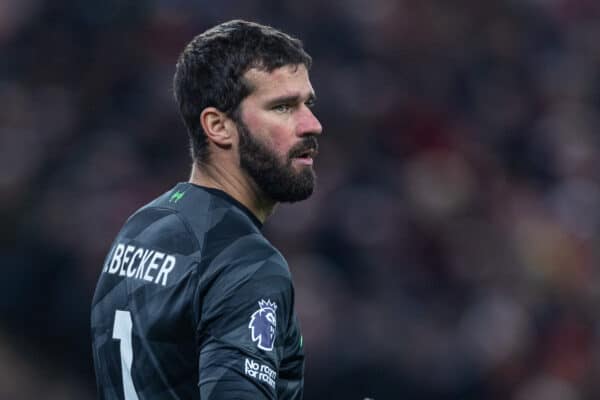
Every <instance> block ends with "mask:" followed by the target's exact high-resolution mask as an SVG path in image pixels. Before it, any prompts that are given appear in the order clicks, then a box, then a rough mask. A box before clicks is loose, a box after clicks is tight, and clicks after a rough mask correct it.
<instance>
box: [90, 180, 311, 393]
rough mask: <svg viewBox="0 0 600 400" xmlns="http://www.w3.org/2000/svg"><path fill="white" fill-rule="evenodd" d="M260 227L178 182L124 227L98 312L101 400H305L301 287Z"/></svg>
mask: <svg viewBox="0 0 600 400" xmlns="http://www.w3.org/2000/svg"><path fill="white" fill-rule="evenodd" d="M260 227H261V225H260V222H259V221H258V220H257V219H256V218H255V217H254V215H252V214H251V213H250V211H249V210H247V209H246V208H245V207H244V206H243V205H241V204H240V203H238V202H237V201H236V200H234V199H233V198H232V197H230V196H229V195H227V194H226V193H224V192H222V191H219V190H216V189H209V188H203V187H200V186H195V185H193V184H190V183H180V184H178V185H177V186H175V188H173V190H171V191H169V192H167V193H165V194H164V195H162V196H161V197H159V198H157V199H156V200H154V201H153V202H151V203H150V204H148V205H146V206H145V207H143V208H141V209H140V210H138V211H137V212H136V213H135V214H133V215H132V216H131V217H130V218H129V219H128V220H127V222H126V223H125V225H124V227H123V228H122V230H121V231H120V232H119V234H118V236H117V238H116V239H115V241H114V243H113V244H112V247H111V249H110V251H109V254H108V255H107V257H106V260H105V263H104V266H103V267H102V273H101V274H100V278H99V281H98V285H97V287H96V292H95V295H94V300H93V304H92V317H91V319H92V320H91V323H92V336H93V352H94V365H95V370H96V380H97V384H98V394H99V398H100V399H126V400H132V399H133V400H137V399H139V400H142V399H198V398H199V399H202V400H216V399H300V398H302V387H303V368H304V353H303V349H302V337H301V335H300V329H299V326H298V322H297V319H296V315H295V312H294V288H293V286H292V281H291V276H290V271H289V268H288V265H287V263H286V261H285V259H284V258H283V256H282V255H281V254H280V253H279V252H278V251H277V249H275V248H274V247H273V246H272V245H271V244H270V243H269V242H268V241H267V240H266V239H265V237H264V236H263V235H262V234H261V232H260Z"/></svg>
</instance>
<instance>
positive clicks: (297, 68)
mask: <svg viewBox="0 0 600 400" xmlns="http://www.w3.org/2000/svg"><path fill="white" fill-rule="evenodd" d="M244 79H245V80H246V82H247V83H248V84H249V86H250V88H251V93H250V96H252V97H257V98H268V97H273V96H282V95H300V96H309V95H311V94H313V93H314V91H313V88H312V85H311V83H310V79H309V77H308V70H307V69H306V67H305V66H304V64H298V65H284V66H283V67H280V68H276V69H274V70H273V71H271V72H268V71H263V70H260V69H257V68H251V69H249V70H248V71H247V72H246V73H245V74H244ZM250 96H249V97H250Z"/></svg>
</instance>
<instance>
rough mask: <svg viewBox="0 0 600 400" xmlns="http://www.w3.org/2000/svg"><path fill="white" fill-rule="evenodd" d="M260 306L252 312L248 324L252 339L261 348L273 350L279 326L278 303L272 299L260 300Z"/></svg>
mask: <svg viewBox="0 0 600 400" xmlns="http://www.w3.org/2000/svg"><path fill="white" fill-rule="evenodd" d="M258 306H259V307H260V308H259V309H258V310H256V311H255V312H254V313H252V316H251V317H250V323H249V324H248V328H250V333H251V337H252V341H253V342H256V345H257V346H258V348H259V349H261V350H265V351H272V350H273V344H274V343H275V330H276V328H277V318H276V317H275V312H276V311H277V304H275V302H272V301H271V300H266V301H265V300H260V301H259V302H258Z"/></svg>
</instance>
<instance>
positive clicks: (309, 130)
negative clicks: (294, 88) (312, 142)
mask: <svg viewBox="0 0 600 400" xmlns="http://www.w3.org/2000/svg"><path fill="white" fill-rule="evenodd" d="M321 133H323V127H322V126H321V123H320V122H319V120H318V119H317V117H316V116H315V114H314V113H313V112H312V110H311V109H310V108H308V107H306V106H304V112H303V113H302V116H301V119H300V121H299V124H298V136H308V135H310V136H313V135H320V134H321Z"/></svg>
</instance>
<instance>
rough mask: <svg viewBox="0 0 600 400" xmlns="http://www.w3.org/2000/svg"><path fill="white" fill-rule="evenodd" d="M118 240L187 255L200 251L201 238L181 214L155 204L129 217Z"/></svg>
mask: <svg viewBox="0 0 600 400" xmlns="http://www.w3.org/2000/svg"><path fill="white" fill-rule="evenodd" d="M118 239H119V240H121V241H123V240H128V241H135V242H137V243H139V244H143V245H144V246H147V247H151V248H156V249H162V250H164V251H167V252H173V253H178V254H181V255H186V256H187V255H192V254H194V253H196V252H198V251H199V250H200V248H201V245H200V241H199V239H198V238H197V237H196V235H195V234H194V232H193V230H192V229H191V228H190V226H189V224H188V223H186V221H185V220H184V219H183V218H182V217H181V215H180V213H179V212H177V211H176V210H173V209H169V208H164V207H160V206H156V205H152V204H149V205H147V206H144V207H142V208H141V209H139V210H138V211H136V212H135V213H134V214H133V215H132V216H131V217H129V219H128V220H127V221H126V222H125V225H124V226H123V228H122V229H121V232H119V236H118Z"/></svg>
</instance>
